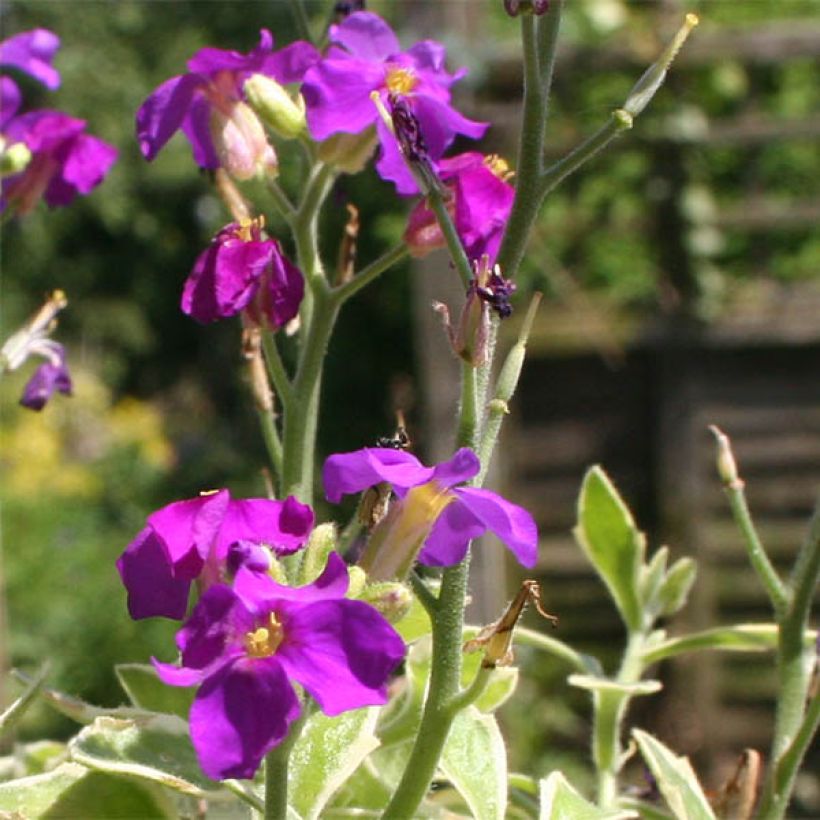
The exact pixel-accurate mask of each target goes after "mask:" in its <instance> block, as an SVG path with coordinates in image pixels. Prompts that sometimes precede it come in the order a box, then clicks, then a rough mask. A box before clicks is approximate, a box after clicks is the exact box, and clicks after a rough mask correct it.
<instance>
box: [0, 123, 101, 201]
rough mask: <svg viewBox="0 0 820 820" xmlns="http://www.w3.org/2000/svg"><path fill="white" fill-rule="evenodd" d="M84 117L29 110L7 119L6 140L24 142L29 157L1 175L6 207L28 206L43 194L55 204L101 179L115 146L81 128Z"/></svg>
mask: <svg viewBox="0 0 820 820" xmlns="http://www.w3.org/2000/svg"><path fill="white" fill-rule="evenodd" d="M85 127H86V123H85V120H78V119H75V118H74V117H69V116H68V114H63V113H62V112H61V111H48V110H40V111H30V112H28V113H27V114H21V115H20V116H18V117H13V118H12V119H11V120H10V121H9V122H7V123H6V124H5V137H6V140H7V141H8V142H9V143H15V142H22V143H25V144H26V145H27V146H28V148H29V150H30V151H31V154H32V157H31V161H30V162H29V164H28V165H27V166H26V169H25V170H24V171H23V172H22V173H19V174H15V175H14V176H11V177H7V178H5V179H4V180H3V202H2V207H3V208H5V207H6V206H7V205H9V204H13V205H14V207H15V210H16V212H17V213H18V214H25V213H28V212H29V211H31V210H32V209H33V208H34V206H35V205H36V204H37V202H38V201H39V199H40V197H41V196H42V197H43V198H44V199H45V201H46V203H47V204H48V205H49V206H50V207H52V208H55V207H57V206H59V205H68V204H69V203H70V202H71V201H72V200H73V199H74V197H76V196H77V194H88V193H90V192H91V191H92V190H93V189H94V188H95V187H96V186H97V185H99V184H100V182H102V181H103V179H104V177H105V175H106V174H107V173H108V171H109V169H110V168H111V166H112V165H113V164H114V161H115V160H116V158H117V149H116V148H114V146H113V145H109V144H108V143H107V142H104V141H103V140H101V139H98V138H97V137H93V136H91V134H87V133H86V132H85Z"/></svg>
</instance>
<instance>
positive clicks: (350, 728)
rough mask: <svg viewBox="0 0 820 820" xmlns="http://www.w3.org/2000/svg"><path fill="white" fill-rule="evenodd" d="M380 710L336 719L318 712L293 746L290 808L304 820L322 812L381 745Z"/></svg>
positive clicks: (361, 712)
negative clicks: (377, 721)
mask: <svg viewBox="0 0 820 820" xmlns="http://www.w3.org/2000/svg"><path fill="white" fill-rule="evenodd" d="M378 714H379V709H378V707H369V708H365V709H355V710H353V711H350V712H344V713H343V714H341V715H338V716H336V717H328V716H327V715H324V714H322V713H321V712H315V713H314V714H313V715H311V716H310V718H308V721H307V723H306V724H305V727H304V728H303V729H302V733H301V734H300V735H299V739H298V740H297V741H296V744H295V745H294V747H293V751H292V752H291V756H290V767H289V771H288V793H289V794H290V795H291V800H290V802H291V806H292V807H293V809H294V810H295V811H296V812H297V813H298V814H299V815H300V816H301V817H302V818H304V820H315V818H318V817H320V815H321V812H322V809H323V808H324V807H325V805H326V804H327V802H328V801H329V800H330V798H331V797H332V796H333V794H334V793H335V792H336V791H337V789H339V788H340V787H341V785H342V784H343V783H344V782H345V780H346V779H347V778H348V777H350V775H352V774H353V772H354V771H356V769H357V768H358V767H359V765H360V764H361V763H362V761H363V760H364V759H365V758H366V757H367V756H368V755H369V754H370V753H371V752H372V751H373V750H374V749H375V748H376V747H377V746H378V745H379V741H378V738H377V737H376V734H375V732H376V720H377V718H378Z"/></svg>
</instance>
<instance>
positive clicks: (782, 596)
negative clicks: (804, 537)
mask: <svg viewBox="0 0 820 820" xmlns="http://www.w3.org/2000/svg"><path fill="white" fill-rule="evenodd" d="M724 490H725V492H726V495H727V497H728V498H729V506H730V507H731V508H732V515H733V516H734V519H735V523H736V524H737V526H738V527H739V529H740V532H741V534H742V535H743V543H744V545H745V547H746V553H747V555H748V556H749V562H750V563H751V565H752V567H754V570H755V572H756V573H757V577H758V578H759V579H760V581H761V583H762V584H763V586H764V588H765V590H766V593H767V594H768V596H769V601H770V602H771V604H772V608H773V609H774V612H775V618H776V620H777V622H778V623H781V620H782V618H783V617H784V616H785V613H786V608H787V606H788V593H787V591H786V588H785V586H784V585H783V582H782V581H781V580H780V577H779V576H778V574H777V572H776V571H775V568H774V567H773V566H772V564H771V562H770V561H769V556H768V555H766V550H765V549H764V548H763V544H762V543H761V541H760V537H759V536H758V534H757V530H756V528H755V525H754V522H753V521H752V516H751V513H750V512H749V506H748V504H747V503H746V494H745V492H744V491H743V482H742V481H739V480H738V481H732V482H731V483H729V484H727V485H725V486H724Z"/></svg>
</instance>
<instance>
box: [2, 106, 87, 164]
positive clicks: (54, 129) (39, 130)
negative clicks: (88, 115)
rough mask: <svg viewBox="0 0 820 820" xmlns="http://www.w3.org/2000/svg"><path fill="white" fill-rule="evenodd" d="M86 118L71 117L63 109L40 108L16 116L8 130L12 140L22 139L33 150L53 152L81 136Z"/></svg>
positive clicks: (7, 133) (7, 134)
mask: <svg viewBox="0 0 820 820" xmlns="http://www.w3.org/2000/svg"><path fill="white" fill-rule="evenodd" d="M85 126H86V122H85V120H78V119H77V118H76V117H70V116H69V115H68V114H64V113H63V112H62V111H52V110H50V109H40V110H38V111H29V112H27V113H25V114H21V115H20V116H19V117H15V118H14V119H13V120H12V121H11V122H10V123H9V124H8V128H7V130H6V137H7V138H8V139H9V140H10V141H22V142H25V144H26V145H27V146H28V147H29V148H30V149H31V151H32V152H42V153H48V154H51V153H53V152H55V151H59V149H60V148H61V147H62V146H64V145H65V144H66V142H67V141H69V140H71V139H73V138H75V137H78V136H80V134H82V133H83V131H84V130H85Z"/></svg>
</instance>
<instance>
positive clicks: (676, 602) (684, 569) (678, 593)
mask: <svg viewBox="0 0 820 820" xmlns="http://www.w3.org/2000/svg"><path fill="white" fill-rule="evenodd" d="M697 574H698V566H697V564H696V563H695V562H694V560H692V559H691V558H680V559H678V560H677V561H675V563H674V564H672V566H671V567H670V569H669V572H668V573H667V574H666V577H665V578H664V579H663V585H662V586H661V588H660V590H659V592H658V603H659V605H660V607H659V608H660V611H659V613H658V614H659V615H660V616H661V617H663V616H668V615H674V614H675V613H676V612H678V611H679V610H680V609H682V608H683V606H684V605H685V604H686V601H687V599H688V598H689V593H690V592H691V590H692V585H693V584H694V583H695V577H696V576H697Z"/></svg>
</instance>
